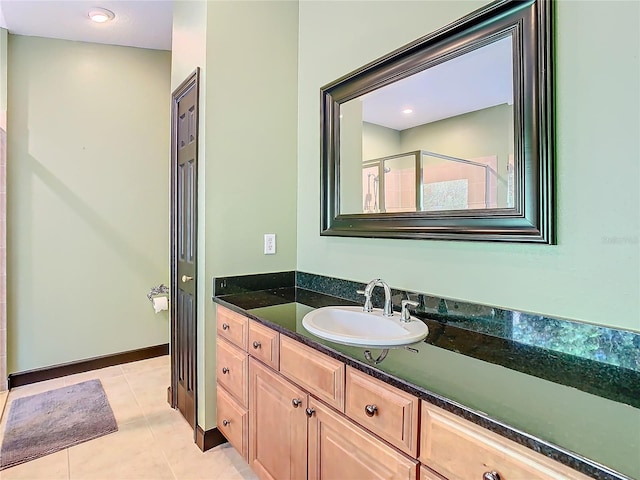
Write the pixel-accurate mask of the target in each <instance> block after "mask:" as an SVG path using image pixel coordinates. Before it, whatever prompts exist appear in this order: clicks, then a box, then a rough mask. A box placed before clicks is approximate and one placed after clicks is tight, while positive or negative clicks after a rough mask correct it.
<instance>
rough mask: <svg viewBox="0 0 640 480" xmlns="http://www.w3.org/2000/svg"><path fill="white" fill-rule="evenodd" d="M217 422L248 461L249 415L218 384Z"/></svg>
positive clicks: (226, 436)
mask: <svg viewBox="0 0 640 480" xmlns="http://www.w3.org/2000/svg"><path fill="white" fill-rule="evenodd" d="M217 390H218V395H217V397H218V405H217V424H218V429H219V430H220V432H222V434H223V435H224V436H225V438H226V439H227V440H229V443H231V445H233V447H234V448H235V449H236V450H237V451H238V452H239V453H240V455H242V458H244V460H245V462H248V461H249V441H248V439H249V436H248V434H249V415H248V411H247V409H246V408H243V407H241V406H240V405H239V404H238V402H236V401H235V400H234V399H233V398H232V397H231V395H229V394H228V393H227V392H226V391H225V390H224V388H220V386H218V389H217Z"/></svg>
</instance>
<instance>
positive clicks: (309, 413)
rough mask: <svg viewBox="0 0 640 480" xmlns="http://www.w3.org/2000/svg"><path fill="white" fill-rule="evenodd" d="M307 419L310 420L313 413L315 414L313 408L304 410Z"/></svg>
mask: <svg viewBox="0 0 640 480" xmlns="http://www.w3.org/2000/svg"><path fill="white" fill-rule="evenodd" d="M305 412H306V414H307V417H309V418H311V417H312V416H313V414H314V413H316V411H315V410H314V409H313V408H307V409H306V410H305Z"/></svg>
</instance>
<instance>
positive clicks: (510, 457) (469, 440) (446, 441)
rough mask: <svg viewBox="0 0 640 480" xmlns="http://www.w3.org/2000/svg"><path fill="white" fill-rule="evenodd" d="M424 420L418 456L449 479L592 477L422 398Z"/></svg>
mask: <svg viewBox="0 0 640 480" xmlns="http://www.w3.org/2000/svg"><path fill="white" fill-rule="evenodd" d="M421 423H422V424H421V427H420V457H419V459H420V461H421V462H422V463H424V464H425V465H427V466H428V467H429V468H431V469H432V470H434V471H435V472H437V473H438V474H440V475H442V476H444V477H445V478H447V479H448V480H483V479H487V478H496V479H499V480H523V479H527V480H587V478H589V477H587V476H585V475H583V474H581V473H579V472H577V471H575V470H573V469H571V468H569V467H567V466H565V465H562V464H560V463H558V462H556V461H554V460H552V459H550V458H547V457H545V456H544V455H540V454H538V453H536V452H534V451H533V450H531V449H529V448H526V447H524V446H522V445H519V444H517V443H515V442H513V441H511V440H509V439H507V438H505V437H502V436H501V435H498V434H496V433H493V432H491V431H489V430H487V429H485V428H482V427H480V426H478V425H476V424H474V423H472V422H469V421H467V420H465V419H463V418H461V417H459V416H457V415H454V414H453V413H450V412H447V411H445V410H443V409H441V408H438V407H436V406H433V405H431V404H428V403H426V402H422V419H421ZM426 478H430V477H429V476H427V477H426ZM434 478H436V479H437V478H438V477H437V476H436V477H434Z"/></svg>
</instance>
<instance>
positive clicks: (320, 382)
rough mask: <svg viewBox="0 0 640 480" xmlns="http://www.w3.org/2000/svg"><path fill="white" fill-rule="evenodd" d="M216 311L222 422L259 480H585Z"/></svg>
mask: <svg viewBox="0 0 640 480" xmlns="http://www.w3.org/2000/svg"><path fill="white" fill-rule="evenodd" d="M217 309H218V316H217V320H218V321H217V332H218V340H217V365H216V371H217V379H218V415H217V424H218V428H219V430H220V431H221V432H222V433H223V434H224V436H225V437H226V438H227V439H228V440H229V441H230V442H231V444H232V445H233V446H234V448H236V450H237V451H238V452H240V454H241V455H242V456H243V458H244V459H245V460H246V461H247V462H249V464H250V465H251V468H252V469H253V471H254V472H255V473H256V474H257V475H258V477H259V478H261V479H262V480H304V479H307V478H308V479H309V480H336V479H339V480H349V479H353V480H361V479H365V478H366V479H367V480H369V479H371V480H383V479H384V480H417V479H418V480H476V479H477V480H486V479H488V478H499V479H500V480H524V479H526V480H587V478H588V477H587V476H585V475H583V474H581V473H579V472H577V471H575V470H573V469H571V468H569V467H567V466H565V465H562V464H560V463H558V462H556V461H554V460H552V459H550V458H547V457H545V456H543V455H541V454H538V453H536V452H534V451H533V450H531V449H529V448H526V447H524V446H522V445H519V444H517V443H515V442H513V441H511V440H508V439H507V438H505V437H502V436H501V435H498V434H496V433H493V432H491V431H489V430H487V429H485V428H482V427H480V426H478V425H476V424H474V423H472V422H469V421H467V420H465V419H463V418H462V417H459V416H457V415H455V414H453V413H450V412H448V411H446V410H443V409H441V408H438V407H436V406H434V405H431V404H430V403H427V402H425V401H419V400H418V399H417V398H416V397H414V396H412V395H409V394H407V393H406V392H404V391H402V390H400V389H397V388H395V387H393V386H390V385H388V384H386V383H384V382H382V381H380V380H378V379H375V378H373V377H372V376H369V375H366V374H364V373H362V372H361V371H359V370H356V369H354V368H352V367H345V364H344V363H342V362H340V361H338V360H336V359H334V358H331V357H329V356H327V355H325V354H323V353H321V352H319V351H317V350H315V349H313V348H311V347H308V346H307V345H304V344H302V343H300V342H298V341H296V340H294V339H292V338H290V337H287V336H284V335H280V334H279V333H278V332H276V331H274V330H272V329H270V328H268V327H267V326H265V325H263V324H261V323H259V322H256V321H254V320H250V319H248V318H247V317H245V316H243V315H239V314H237V313H235V312H233V311H231V310H228V309H226V308H224V307H222V306H220V305H218V306H217ZM418 454H419V456H418ZM416 459H417V460H419V461H420V463H418V461H417V460H416Z"/></svg>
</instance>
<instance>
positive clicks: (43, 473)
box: [0, 449, 69, 480]
mask: <svg viewBox="0 0 640 480" xmlns="http://www.w3.org/2000/svg"><path fill="white" fill-rule="evenodd" d="M0 479H2V480H68V479H69V461H68V458H67V450H66V449H65V450H61V451H59V452H56V453H52V454H51V455H46V456H44V457H41V458H37V459H36V460H32V461H30V462H27V463H22V464H20V465H16V466H15V467H11V468H7V469H6V470H2V471H0Z"/></svg>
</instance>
